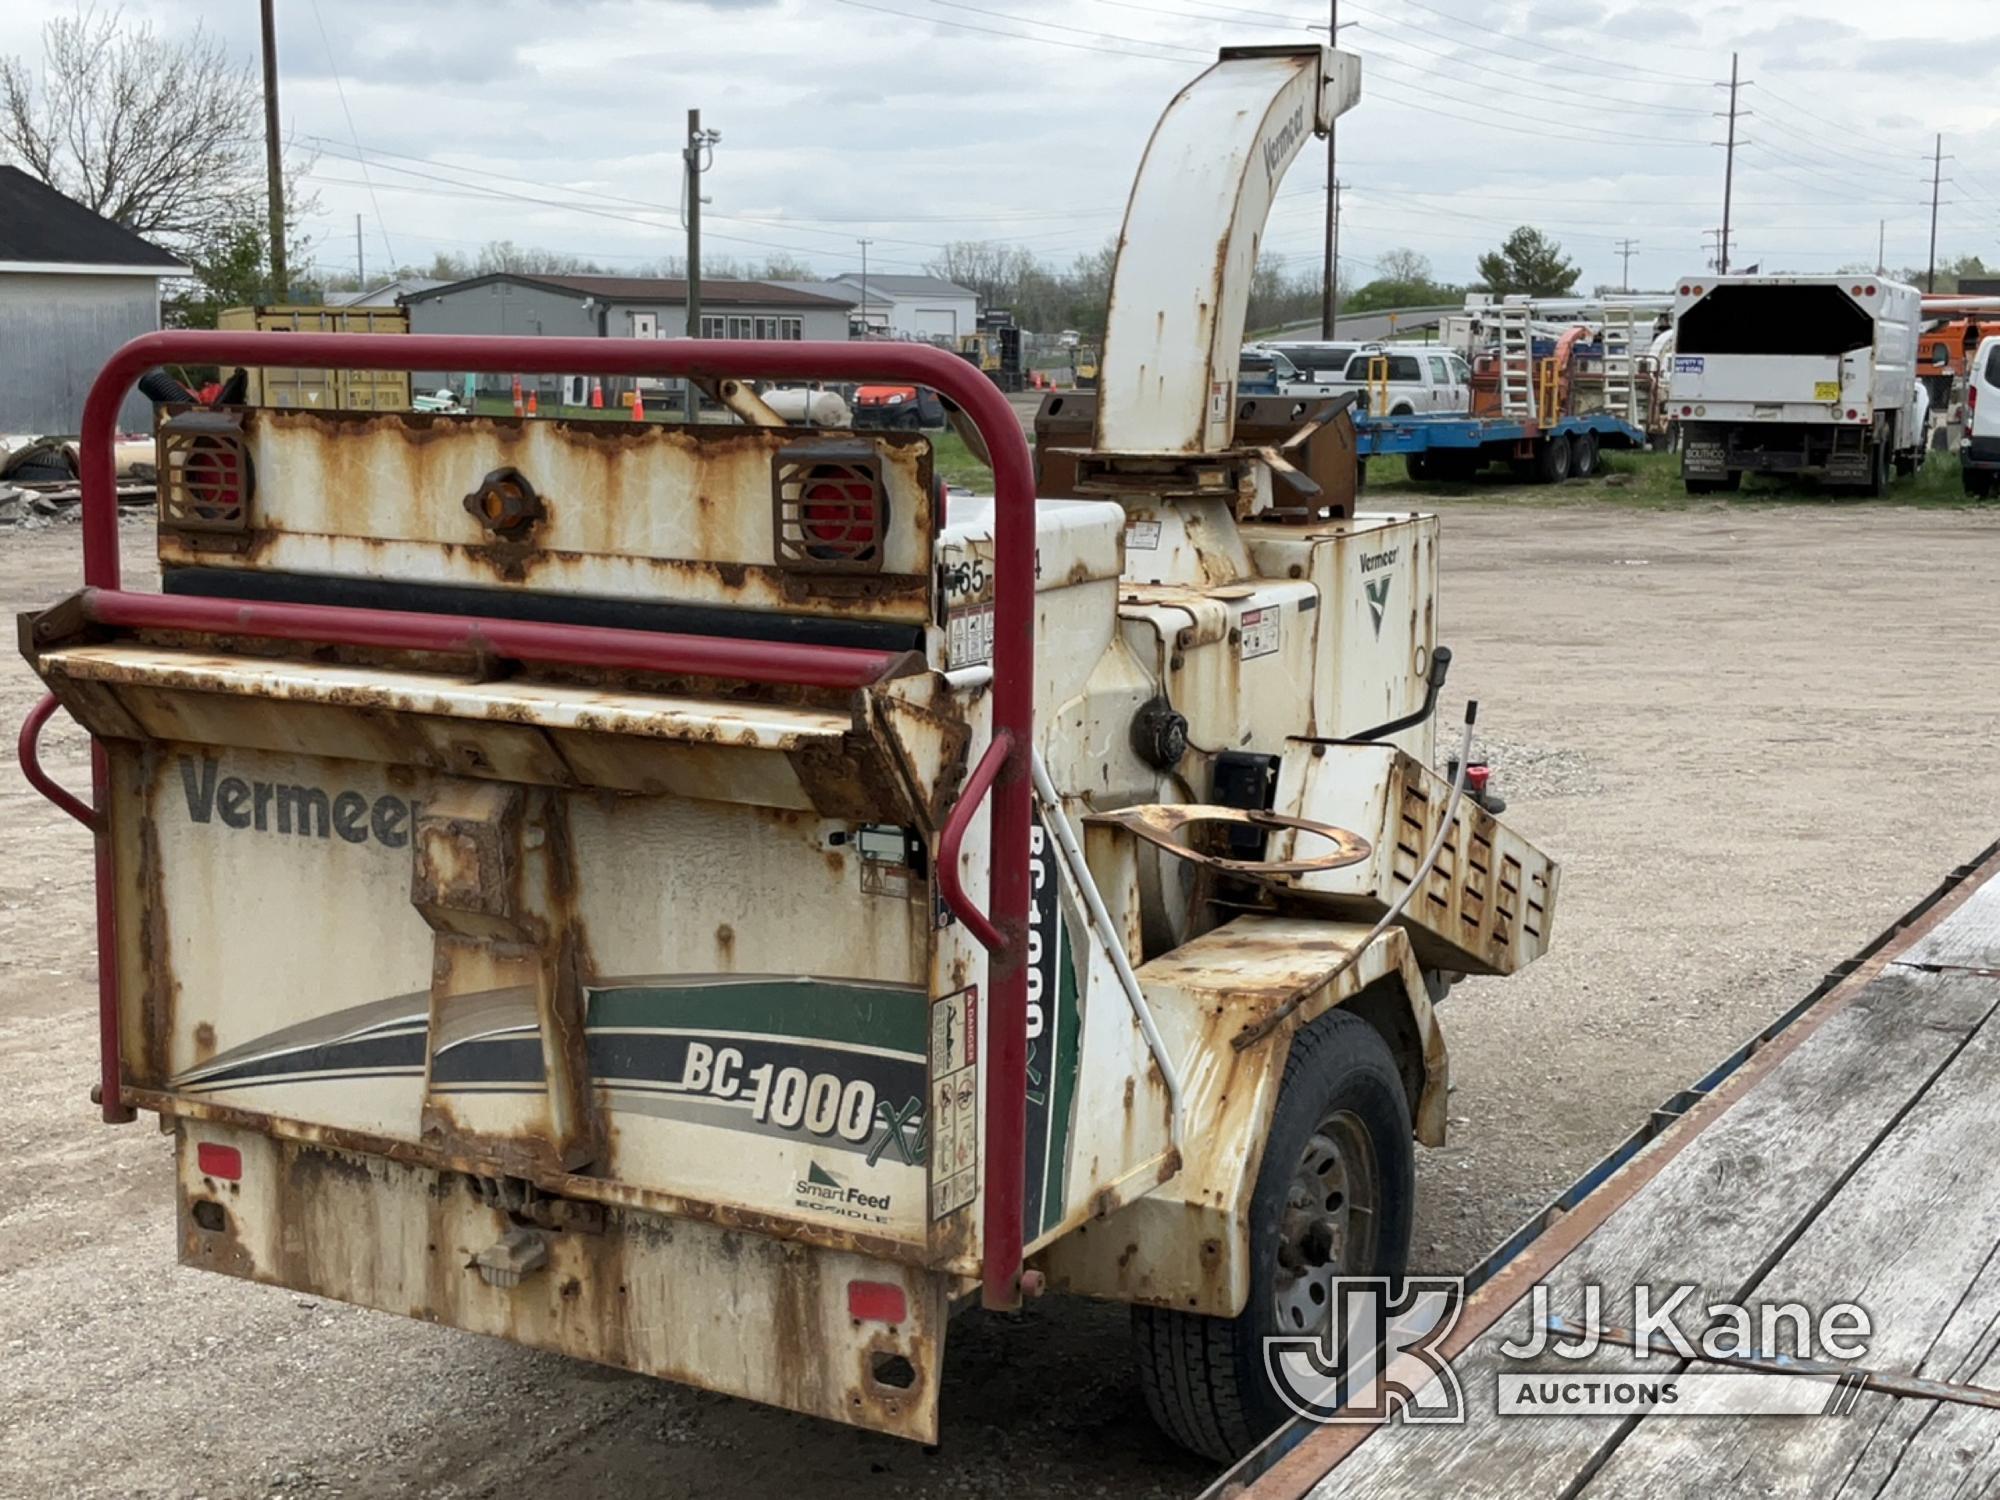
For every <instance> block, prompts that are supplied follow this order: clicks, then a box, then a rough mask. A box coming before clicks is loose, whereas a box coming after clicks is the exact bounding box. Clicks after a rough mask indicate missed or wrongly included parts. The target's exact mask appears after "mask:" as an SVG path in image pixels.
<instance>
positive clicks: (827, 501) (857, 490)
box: [800, 478, 875, 554]
mask: <svg viewBox="0 0 2000 1500" xmlns="http://www.w3.org/2000/svg"><path fill="white" fill-rule="evenodd" d="M804 498H805V505H804V506H803V507H802V508H801V510H800V515H801V517H802V518H803V520H804V522H805V533H806V537H807V539H808V540H809V541H813V542H817V543H819V544H820V545H821V546H825V547H832V548H836V549H838V550H840V551H841V552H843V553H856V554H859V553H863V552H866V551H867V550H868V549H869V548H870V547H872V546H873V545H874V543H875V486H874V484H873V483H872V482H870V481H869V480H867V479H865V478H854V479H838V480H827V479H822V480H818V481H815V482H814V483H812V484H809V485H807V486H806V492H805V497H804Z"/></svg>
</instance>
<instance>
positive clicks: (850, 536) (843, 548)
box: [771, 438, 889, 573]
mask: <svg viewBox="0 0 2000 1500" xmlns="http://www.w3.org/2000/svg"><path fill="white" fill-rule="evenodd" d="M771 501H772V530H773V533H774V534H773V537H772V540H773V542H774V543H775V544H776V545H775V548H774V550H775V552H776V554H777V562H778V564H779V565H780V566H781V567H787V568H794V569H800V570H805V571H824V572H842V573H879V572H881V571H882V552H883V548H884V547H885V546H886V544H887V542H888V536H889V497H888V494H887V493H886V491H885V490H884V488H883V483H882V460H881V458H880V456H879V455H878V454H877V453H876V452H875V449H874V447H873V446H872V445H871V444H869V443H866V442H860V441H856V440H854V439H848V438H843V439H839V440H836V441H827V440H824V439H807V440H805V441H803V442H798V443H792V444H790V445H788V446H787V447H784V448H781V449H780V450H779V451H778V452H777V453H775V454H773V455H772V468H771Z"/></svg>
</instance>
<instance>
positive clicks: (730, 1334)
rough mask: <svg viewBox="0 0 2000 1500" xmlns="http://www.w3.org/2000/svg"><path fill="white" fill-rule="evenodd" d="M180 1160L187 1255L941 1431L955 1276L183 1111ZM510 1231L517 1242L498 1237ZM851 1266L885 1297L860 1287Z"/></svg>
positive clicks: (254, 1275) (547, 1345)
mask: <svg viewBox="0 0 2000 1500" xmlns="http://www.w3.org/2000/svg"><path fill="white" fill-rule="evenodd" d="M204 1147H206V1148H207V1149H208V1152H209V1153H211V1161H212V1160H213V1158H212V1153H213V1152H214V1151H215V1150H216V1148H223V1149H226V1150H230V1151H234V1152H236V1153H238V1158H237V1166H238V1176H237V1177H236V1178H235V1179H233V1180H231V1179H228V1178H224V1177H216V1176H211V1175H209V1174H208V1173H207V1172H205V1171H204V1170H203V1161H202V1157H203V1148H204ZM176 1159H177V1175H178V1189H179V1194H178V1196H179V1215H178V1238H179V1242H180V1258H181V1261H182V1263H183V1264H185V1265H190V1266H197V1267H200V1268H202V1269H204V1270H211V1271H220V1272H222V1273H224V1274H226V1275H231V1276H239V1277H242V1278H244V1279H246V1280H250V1281H258V1282H263V1283H266V1284H268V1285H273V1286H282V1287H288V1288H290V1289H292V1290H294V1291H299V1292H305V1293H308V1294H311V1295H314V1296H321V1297H331V1298H335V1299H337V1300H339V1301H343V1302H351V1303H356V1304H358V1305H360V1306H363V1307H374V1308H379V1309H382V1310H383V1311H386V1312H394V1313H400V1314H403V1315H405V1316H411V1317H417V1318H421V1319H423V1320H425V1321H427V1322H434V1323H442V1324H445V1325H447V1326H450V1327H453V1328H463V1329H466V1330H468V1331H470V1332H473V1333H484V1334H490V1335H493V1336H496V1337H500V1338H506V1339H511V1340H513V1341H515V1342H517V1343H522V1344H527V1345H529V1346H531V1347H533V1348H538V1349H547V1350H550V1351H553V1352H555V1353H559V1354H567V1355H570V1356H572V1357H575V1358H579V1359H589V1360H595V1361H598V1362H600V1363H603V1364H609V1365H616V1366H618V1367H620V1368H623V1369H627V1370H634V1371H637V1372H639V1373H641V1374H646V1375H657V1376H662V1377H664V1378H666V1379H669V1380H677V1381H681V1382H683V1383H685V1384H688V1385H693V1386H699V1387H702V1388H704V1389H708V1390H715V1391H723V1392H727V1393H728V1394H731V1395H736V1396H744V1397H748V1398H749V1399H751V1400H755V1401H764V1402H768V1403H770V1404H772V1405H776V1406H782V1407H786V1408H789V1409H790V1410H793V1411H798V1412H804V1413H806V1414H808V1415H810V1416H816V1417H825V1418H827V1419H829V1420H832V1421H836V1422H846V1423H850V1424H852V1425H854V1426H857V1427H865V1428H869V1429H871V1430H873V1431H877V1432H886V1433H890V1434H893V1435H895V1436H898V1437H905V1438H912V1439H916V1440H918V1441H922V1442H934V1441H935V1440H936V1438H937V1421H938V1410H937V1401H938V1385H939V1375H940V1370H941V1366H942V1363H943V1355H944V1339H945V1319H946V1311H947V1306H948V1298H949V1293H950V1291H951V1284H950V1283H949V1282H948V1281H947V1280H946V1279H945V1278H942V1277H939V1276H936V1275H932V1274H928V1273H925V1272H922V1271H917V1270H913V1269H910V1268H908V1267H905V1266H900V1265H896V1264H893V1263H890V1262H887V1261H882V1260H877V1259H873V1258H870V1257H868V1256H864V1255H859V1254H854V1253H851V1252H843V1251H838V1250H815V1249H811V1248H808V1247H806V1246H804V1245H799V1244H795V1243H787V1242H784V1241H780V1240H774V1239H769V1238H766V1237H764V1236H762V1235H758V1234H747V1233H743V1232H740V1231H735V1230H728V1229H720V1228H716V1227H714V1226H711V1225H707V1224H700V1223H695V1222H691V1221H688V1220H668V1219H664V1218H661V1217H659V1216H658V1215H654V1214H648V1213H643V1212H638V1211H633V1210H625V1209H617V1208H611V1209H604V1210H598V1211H595V1212H589V1213H580V1214H579V1213H575V1212H574V1211H573V1210H575V1209H576V1208H577V1207H578V1205H574V1204H564V1203H553V1204H552V1203H549V1202H547V1201H546V1200H544V1201H542V1202H539V1203H538V1202H535V1201H533V1200H527V1201H523V1200H522V1199H521V1198H520V1197H519V1196H518V1195H517V1196H515V1197H513V1198H512V1199H496V1198H494V1197H492V1196H487V1195H482V1193H481V1191H480V1189H479V1186H478V1184H476V1183H475V1181H474V1180H473V1179H471V1178H468V1177H463V1176H460V1175H457V1174H455V1173H450V1172H442V1173H441V1172H437V1171H434V1170H431V1169H429V1168H426V1167H420V1166H410V1165H405V1164H401V1163H397V1162H391V1161H387V1160H384V1159H383V1158H381V1157H377V1156H365V1155H358V1154H354V1153H350V1152H344V1151H336V1150H331V1149H328V1148H326V1147H323V1146H315V1145H307V1144H302V1143H299V1142H295V1141H285V1140H276V1139H273V1138H271V1137H269V1136H265V1135H262V1134H258V1133H256V1132H253V1131H248V1130H241V1129H230V1128H228V1127H225V1126H221V1125H216V1124H212V1123H207V1122H196V1121H182V1122H180V1124H179V1126H178V1130H177V1141H176ZM559 1209H566V1210H571V1212H563V1213H556V1212H550V1210H559ZM523 1210H526V1212H523ZM543 1219H546V1220H547V1221H548V1224H549V1225H550V1226H551V1227H543V1226H542V1224H541V1222H540V1220H543ZM524 1221H528V1222H524ZM510 1237H511V1239H510ZM503 1242H507V1248H508V1249H509V1250H510V1251H512V1252H513V1253H512V1254H511V1255H509V1256H502V1255H496V1254H494V1253H493V1252H494V1251H495V1250H496V1249H497V1248H499V1247H500V1246H501V1245H502V1244H503ZM482 1261H484V1262H485V1263H486V1264H488V1265H491V1266H493V1267H494V1268H495V1269H494V1270H493V1271H491V1272H488V1271H486V1270H482ZM503 1264H504V1265H505V1266H506V1267H507V1269H504V1270H502V1269H499V1267H500V1266H501V1265H503ZM856 1283H859V1284H861V1285H862V1286H863V1287H864V1288H866V1289H868V1292H869V1294H870V1296H871V1299H872V1307H871V1306H870V1305H869V1304H863V1303H859V1302H851V1301H850V1296H851V1293H850V1288H851V1287H852V1286H854V1285H855V1284H856ZM856 1307H861V1308H862V1310H864V1311H871V1310H872V1311H877V1312H878V1313H879V1312H883V1311H887V1312H893V1311H895V1310H896V1309H897V1308H898V1307H900V1309H901V1312H902V1319H901V1321H899V1322H895V1323H890V1322H887V1321H883V1320H882V1319H881V1318H880V1317H879V1316H877V1317H872V1318H867V1319H864V1318H861V1317H857V1316H856V1315H855V1311H854V1309H855V1308H856Z"/></svg>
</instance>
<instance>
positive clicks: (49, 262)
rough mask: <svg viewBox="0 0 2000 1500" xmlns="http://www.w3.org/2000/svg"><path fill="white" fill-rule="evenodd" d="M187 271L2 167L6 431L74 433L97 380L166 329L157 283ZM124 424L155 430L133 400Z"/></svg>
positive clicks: (0, 337) (147, 412) (0, 284)
mask: <svg viewBox="0 0 2000 1500" xmlns="http://www.w3.org/2000/svg"><path fill="white" fill-rule="evenodd" d="M187 274H188V268H187V267H186V266H184V265H182V264H181V263H180V262H179V261H178V260H176V259H174V257H173V256H172V255H170V254H168V253H167V252H166V251H165V250H162V249H161V248H160V247H159V246H158V245H154V244H151V243H149V242H147V241H146V240H143V239H141V238H139V236H138V235H136V234H133V233H132V232H131V231H130V230H128V229H125V228H122V227H120V226H119V225H117V224H114V223H113V222H112V221H111V220H109V219H107V218H105V217H104V216H103V215H102V214H97V213H93V212H92V211H91V210H90V209H87V208H85V207H84V206H83V205H82V204H81V203H78V202H76V201H75V200H74V199H72V198H67V197H64V196H63V195H62V194H61V193H59V192H57V191H56V190H55V189H54V188H52V187H50V186H49V185H48V184H47V183H45V182H42V181H40V180H39V179H37V178H34V177H31V176H29V175H28V174H27V173H26V172H23V171H22V170H21V169H20V168H19V167H8V166H0V432H4V433H35V434H45V435H60V434H69V433H74V432H75V431H76V430H77V427H78V424H79V423H80V422H81V421H82V418H83V398H84V393H85V392H86V391H88V390H89V388H90V381H91V377H92V376H94V375H95V374H96V373H97V371H98V370H99V369H100V368H101V367H102V366H103V364H104V362H105V361H106V360H107V359H108V358H110V356H111V352H112V351H113V350H114V349H116V348H117V347H118V346H119V345H120V344H122V343H124V342H125V341H126V340H127V339H131V338H136V337H137V336H138V335H140V334H142V333H151V332H152V331H153V330H155V329H157V328H158V327H159V326H160V279H161V278H162V277H166V276H185V275H187ZM123 416H124V426H125V427H126V428H127V429H128V430H130V431H134V432H143V431H149V430H151V427H152V408H151V407H150V406H148V405H147V403H146V400H145V398H144V397H142V396H140V395H139V394H138V393H137V392H134V393H133V394H132V395H131V396H130V397H128V398H127V400H126V404H125V409H124V414H123Z"/></svg>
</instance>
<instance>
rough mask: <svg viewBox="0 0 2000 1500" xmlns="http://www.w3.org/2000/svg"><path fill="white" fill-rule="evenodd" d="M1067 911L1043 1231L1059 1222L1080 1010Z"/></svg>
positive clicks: (1079, 954)
mask: <svg viewBox="0 0 2000 1500" xmlns="http://www.w3.org/2000/svg"><path fill="white" fill-rule="evenodd" d="M1068 917H1069V912H1068V910H1067V909H1065V910H1064V912H1063V918H1064V922H1063V936H1064V939H1065V941H1064V943H1063V954H1062V962H1061V965H1060V972H1059V973H1058V975H1057V977H1056V983H1057V986H1058V989H1057V995H1058V997H1059V998H1058V1003H1057V1005H1056V1015H1055V1028H1056V1034H1055V1048H1054V1051H1055V1071H1054V1074H1053V1076H1052V1077H1051V1078H1050V1079H1049V1094H1050V1099H1049V1151H1048V1161H1047V1171H1048V1182H1047V1186H1046V1187H1045V1188H1044V1190H1043V1192H1042V1228H1041V1232H1042V1233H1043V1234H1047V1233H1048V1232H1049V1231H1050V1230H1052V1229H1054V1228H1055V1227H1056V1225H1058V1224H1060V1223H1061V1222H1062V1216H1063V1201H1064V1188H1065V1186H1066V1185H1067V1183H1068V1179H1069V1137H1070V1126H1071V1123H1072V1115H1073V1113H1074V1111H1075V1109H1076V1071H1077V1067H1076V1065H1077V1048H1078V1046H1079V1044H1080V1042H1081V1040H1082V1037H1081V1034H1082V1031H1083V1014H1082V1008H1081V1007H1080V1006H1079V1005H1078V1003H1077V984H1076V966H1077V965H1078V964H1079V963H1082V962H1084V961H1085V960H1084V957H1083V950H1081V949H1079V948H1078V947H1077V946H1075V945H1072V944H1071V943H1070V942H1068V940H1067V939H1068V936H1069V922H1068Z"/></svg>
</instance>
